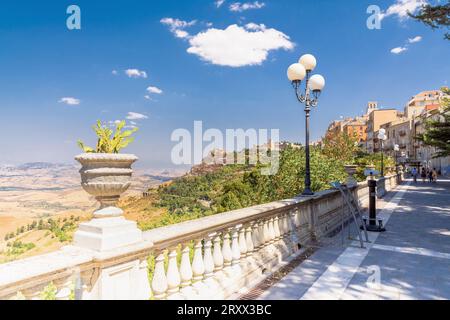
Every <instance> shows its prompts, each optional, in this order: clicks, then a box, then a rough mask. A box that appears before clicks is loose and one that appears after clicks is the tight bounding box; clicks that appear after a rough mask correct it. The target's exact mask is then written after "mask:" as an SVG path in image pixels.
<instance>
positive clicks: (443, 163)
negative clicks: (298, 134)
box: [326, 90, 450, 173]
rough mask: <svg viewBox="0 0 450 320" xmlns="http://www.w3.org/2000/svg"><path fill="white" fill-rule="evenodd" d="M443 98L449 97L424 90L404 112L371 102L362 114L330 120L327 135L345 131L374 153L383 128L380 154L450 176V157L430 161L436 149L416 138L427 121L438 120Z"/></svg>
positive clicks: (438, 92) (422, 130)
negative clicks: (396, 147) (384, 132)
mask: <svg viewBox="0 0 450 320" xmlns="http://www.w3.org/2000/svg"><path fill="white" fill-rule="evenodd" d="M446 98H450V97H449V96H448V95H446V94H445V93H444V91H442V90H430V91H423V92H420V93H418V94H417V95H415V96H413V97H412V98H411V99H410V100H409V102H408V103H407V104H406V105H405V108H404V111H403V112H401V111H399V110H397V109H383V108H379V106H378V103H377V102H375V101H370V102H368V104H367V112H366V114H365V115H363V116H361V117H355V118H345V119H343V120H338V121H333V122H332V123H331V124H330V126H329V127H328V130H327V133H326V136H327V137H332V136H335V135H337V134H340V133H344V132H345V133H347V134H349V135H356V136H357V137H358V140H359V142H360V145H361V147H363V149H364V150H365V151H366V152H368V153H375V152H381V151H382V150H381V143H380V141H378V139H377V136H378V132H379V130H380V129H381V128H383V129H385V130H386V136H387V140H386V141H385V142H384V143H383V152H384V153H386V154H388V155H390V156H392V157H394V158H396V160H397V162H398V163H402V164H405V165H406V164H408V165H410V166H425V167H433V168H436V169H437V170H440V171H441V172H444V173H445V172H447V173H450V158H449V157H447V158H438V159H433V155H434V154H435V153H436V150H435V149H434V148H431V147H428V146H425V145H423V144H422V143H420V142H419V141H417V139H416V138H415V137H416V136H417V135H418V134H421V133H423V132H424V131H425V124H426V122H427V121H428V120H430V119H434V120H436V119H438V118H439V113H440V112H441V111H442V110H443V101H444V99H446ZM395 145H398V146H399V150H398V151H395V150H394V146H395Z"/></svg>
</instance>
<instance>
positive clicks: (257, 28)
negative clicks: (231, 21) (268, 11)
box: [245, 22, 266, 31]
mask: <svg viewBox="0 0 450 320" xmlns="http://www.w3.org/2000/svg"><path fill="white" fill-rule="evenodd" d="M245 28H246V29H248V30H253V31H261V30H266V26H265V25H263V24H256V23H253V22H250V23H247V24H246V25H245Z"/></svg>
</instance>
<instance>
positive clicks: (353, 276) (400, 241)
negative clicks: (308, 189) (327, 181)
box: [259, 180, 450, 300]
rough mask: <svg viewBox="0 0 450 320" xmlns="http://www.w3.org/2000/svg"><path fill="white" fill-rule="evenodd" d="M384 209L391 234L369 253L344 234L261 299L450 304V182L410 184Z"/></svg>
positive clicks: (374, 237) (378, 236)
mask: <svg viewBox="0 0 450 320" xmlns="http://www.w3.org/2000/svg"><path fill="white" fill-rule="evenodd" d="M380 206H382V207H383V209H382V210H381V212H380V213H379V215H381V216H383V217H384V218H385V219H386V220H387V224H386V228H387V232H385V233H370V234H369V238H370V240H371V243H370V244H368V245H367V248H366V249H361V248H359V247H358V245H359V242H355V241H347V242H346V244H345V245H342V243H341V240H340V239H341V237H340V236H339V235H338V236H336V237H335V238H334V241H332V242H331V243H330V244H328V245H325V246H324V247H322V248H320V249H319V250H317V251H316V252H315V253H314V254H313V255H312V256H311V257H310V258H308V259H307V260H306V261H304V262H303V263H302V264H301V265H299V266H298V267H297V268H295V269H294V270H293V271H292V272H290V273H289V274H288V275H286V276H285V277H284V278H283V279H282V280H281V281H279V282H278V283H276V284H275V285H274V286H272V287H271V288H270V289H268V290H267V291H266V292H264V293H263V294H262V295H261V296H260V297H259V299H268V300H279V299H285V300H286V299H287V300H297V299H304V300H308V299H314V300H320V299H327V300H339V299H358V300H361V299H364V300H379V299H390V300H391V299H395V300H398V299H402V300H403V299H421V300H423V299H427V300H428V299H450V180H441V181H439V182H438V183H437V184H428V183H426V184H424V183H421V182H419V183H417V184H414V183H413V182H411V181H408V182H407V183H405V184H404V185H401V186H399V187H398V188H397V189H396V190H395V192H392V193H390V194H389V195H388V197H387V198H386V200H384V201H381V203H380ZM344 232H347V231H344Z"/></svg>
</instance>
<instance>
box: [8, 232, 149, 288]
mask: <svg viewBox="0 0 450 320" xmlns="http://www.w3.org/2000/svg"><path fill="white" fill-rule="evenodd" d="M152 247H153V244H152V243H151V242H149V241H145V240H143V241H141V242H138V243H136V244H133V245H129V246H126V247H122V248H117V249H113V250H108V251H104V252H96V251H93V250H89V249H83V248H79V247H75V246H65V247H63V248H61V249H60V250H58V251H55V252H50V253H47V254H43V255H39V256H34V257H30V258H25V259H22V260H17V261H12V262H9V263H4V264H0V291H1V290H2V289H5V287H6V286H7V287H10V286H11V285H13V284H15V283H20V282H23V281H24V280H27V279H32V278H37V277H45V276H46V275H50V274H55V273H63V272H64V271H68V270H71V269H73V270H74V271H76V268H78V267H79V266H81V265H87V264H92V267H95V264H98V265H102V266H107V265H108V264H111V265H114V264H117V263H120V262H123V261H127V260H132V259H135V258H139V257H140V256H146V255H148V254H149V252H150V250H151V248H152Z"/></svg>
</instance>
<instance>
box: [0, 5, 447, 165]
mask: <svg viewBox="0 0 450 320" xmlns="http://www.w3.org/2000/svg"><path fill="white" fill-rule="evenodd" d="M420 1H424V0H385V1H374V0H370V1H365V0H345V1H344V0H342V1H336V0H320V1H312V0H311V1H306V0H276V1H275V0H260V1H259V2H257V3H256V4H255V1H245V0H241V4H244V3H250V4H251V5H254V6H255V7H258V8H251V9H248V10H244V9H245V7H242V6H240V7H239V6H236V5H234V7H231V6H232V5H233V3H235V2H236V1H230V0H228V1H225V2H224V3H223V4H222V5H221V6H220V7H217V4H216V3H215V1H214V0H190V1H173V0H165V1H162V0H161V1H156V0H155V1H138V0H136V1H132V0H127V1H121V0H118V1H92V0H91V1H71V2H69V1H57V2H56V1H39V2H37V1H20V0H18V1H9V2H7V3H2V5H1V8H0V71H1V72H0V88H1V90H0V111H1V113H0V114H1V120H2V121H1V122H2V128H3V130H2V131H3V134H2V135H1V136H0V147H1V150H2V151H1V153H0V154H1V155H0V163H21V162H30V161H50V162H72V161H73V160H72V159H73V157H74V155H76V154H77V153H79V149H78V147H77V146H76V141H77V139H79V138H81V139H83V140H84V141H85V142H86V143H87V144H90V145H93V144H95V138H94V135H93V132H92V131H91V129H90V127H91V125H92V124H94V123H95V121H96V120H97V119H101V120H103V121H114V120H117V119H125V118H126V117H127V116H129V112H134V113H136V114H140V115H145V117H146V118H145V119H138V120H129V121H133V122H135V123H137V125H138V126H139V127H140V130H139V132H138V133H137V135H136V141H135V142H134V143H133V145H131V146H130V147H129V148H128V149H127V150H126V152H132V153H135V154H137V155H138V156H139V157H140V166H141V167H145V168H154V169H159V168H171V167H173V165H172V164H171V161H170V151H171V149H172V147H173V146H174V144H175V143H174V142H171V141H170V135H171V133H172V131H173V130H174V129H177V128H187V129H190V130H192V127H193V122H194V120H202V121H203V124H204V127H205V128H218V129H222V130H225V129H226V128H244V129H248V128H267V129H270V128H277V129H280V134H281V138H282V140H290V141H300V142H302V141H303V139H304V125H303V123H304V112H303V109H302V107H301V105H300V104H298V103H297V102H296V100H295V98H294V95H293V92H292V88H291V86H290V84H289V82H288V81H287V78H286V69H287V67H288V66H289V65H290V64H291V63H293V62H296V60H297V59H298V57H299V56H300V55H301V54H304V53H312V54H314V55H315V56H316V57H317V59H318V66H317V69H316V72H317V73H320V74H322V75H323V76H324V77H325V78H326V80H327V86H326V88H325V91H324V93H323V95H322V97H321V100H320V102H319V107H318V108H317V109H315V110H314V111H313V114H312V120H311V121H312V123H311V126H312V138H313V139H318V138H319V137H320V136H321V135H322V134H323V133H324V131H325V130H326V128H327V126H328V124H329V123H330V121H332V120H334V119H338V118H339V117H340V116H353V115H357V114H360V113H362V110H364V109H365V106H366V103H367V101H369V100H377V101H379V102H380V104H381V105H382V106H385V107H394V108H399V109H400V108H403V106H404V104H405V103H406V102H407V101H408V99H409V98H410V97H411V96H412V95H414V94H416V93H418V92H419V91H422V90H430V89H436V88H439V87H441V86H443V85H448V83H447V81H448V76H449V75H450V64H449V63H448V57H449V56H450V46H449V44H450V43H449V42H448V41H445V40H443V33H442V32H439V31H435V32H433V31H431V30H430V29H428V28H427V27H425V26H423V25H422V24H420V23H417V22H415V21H412V20H410V19H408V18H404V17H402V12H401V10H400V11H399V10H397V9H398V8H399V6H397V7H395V6H394V7H392V5H395V4H396V3H397V2H398V3H397V4H400V5H404V6H407V5H409V6H410V5H411V4H412V5H414V4H415V3H418V2H420ZM71 4H76V5H78V6H79V7H80V8H81V27H82V29H81V30H72V31H70V30H68V29H67V27H66V19H67V17H68V15H67V14H66V9H67V7H68V6H69V5H71ZM371 4H377V5H379V6H380V8H381V9H382V10H383V12H384V13H385V14H386V16H385V17H384V19H383V20H382V28H381V30H369V29H368V28H367V27H366V20H367V18H368V16H369V15H368V14H367V13H366V9H367V7H368V6H369V5H371ZM233 8H234V9H233ZM247 8H248V6H247ZM389 8H390V9H389ZM400 8H401V7H400ZM233 10H234V11H233ZM239 10H240V11H239ZM164 18H172V20H167V19H166V20H163V22H164V21H165V22H166V23H162V22H161V20H162V19H164ZM175 19H178V20H175ZM262 24H264V26H262ZM233 25H236V26H234V27H231V29H230V26H233ZM200 32H204V34H203V35H201V34H199V33H200ZM175 33H176V34H175ZM255 34H258V35H255ZM177 36H178V37H177ZM233 37H236V39H235V38H233ZM416 37H421V38H420V41H417V42H415V43H409V41H408V39H413V38H416ZM417 39H419V38H416V40H417ZM236 44H237V45H236ZM399 47H400V48H402V47H403V48H407V50H405V51H403V52H401V53H398V54H395V53H392V52H391V50H392V49H394V48H399ZM189 48H192V49H190V50H189V51H190V52H188V49H189ZM236 48H238V49H236ZM397 51H398V50H397ZM400 51H401V50H400ZM249 52H250V53H251V54H250V55H249V54H248V53H249ZM266 54H267V56H266ZM113 70H115V71H116V72H115V73H116V74H113ZM126 70H129V72H128V74H126V72H125V71H126ZM143 72H145V75H146V77H144V73H143ZM149 87H154V88H153V90H152V91H154V92H153V93H150V92H149V91H148V90H147V88H149ZM155 88H158V89H160V90H162V93H158V92H159V91H158V90H156V89H155ZM145 96H148V97H147V98H149V97H150V99H147V98H146V97H145ZM63 98H73V99H64V100H62V99H63ZM77 100H78V101H77ZM77 103H78V104H77ZM138 117H139V116H138ZM131 118H133V117H131ZM134 118H136V116H135V117H134Z"/></svg>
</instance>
